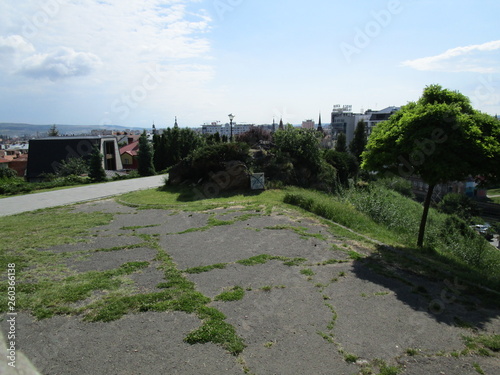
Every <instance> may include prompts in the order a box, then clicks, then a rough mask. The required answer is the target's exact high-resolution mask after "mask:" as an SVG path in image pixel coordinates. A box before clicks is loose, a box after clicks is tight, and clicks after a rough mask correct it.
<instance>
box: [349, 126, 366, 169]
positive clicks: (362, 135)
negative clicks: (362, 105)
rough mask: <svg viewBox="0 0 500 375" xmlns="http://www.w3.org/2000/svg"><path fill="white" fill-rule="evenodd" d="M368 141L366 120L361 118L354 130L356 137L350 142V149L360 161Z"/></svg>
mask: <svg viewBox="0 0 500 375" xmlns="http://www.w3.org/2000/svg"><path fill="white" fill-rule="evenodd" d="M366 142H367V139H366V122H365V120H361V121H360V122H358V125H356V129H355V130H354V138H353V139H352V141H351V143H350V144H349V150H350V151H351V154H353V155H354V157H355V158H356V160H357V161H358V162H361V154H362V153H363V151H364V150H365V147H366Z"/></svg>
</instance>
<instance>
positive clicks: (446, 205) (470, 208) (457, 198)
mask: <svg viewBox="0 0 500 375" xmlns="http://www.w3.org/2000/svg"><path fill="white" fill-rule="evenodd" d="M438 209H439V211H441V212H443V213H445V214H449V215H457V216H458V217H460V218H461V219H463V220H465V221H467V222H470V221H471V219H472V218H473V217H474V216H478V215H479V209H478V208H477V205H476V203H475V202H474V201H473V200H472V199H470V198H469V197H467V196H465V195H463V194H457V193H451V194H447V195H445V196H444V197H443V199H442V200H441V202H439V204H438Z"/></svg>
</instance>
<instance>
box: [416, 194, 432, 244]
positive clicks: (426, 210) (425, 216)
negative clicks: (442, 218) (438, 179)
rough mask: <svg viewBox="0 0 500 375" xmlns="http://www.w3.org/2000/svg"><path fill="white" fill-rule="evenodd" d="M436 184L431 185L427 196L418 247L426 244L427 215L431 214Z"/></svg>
mask: <svg viewBox="0 0 500 375" xmlns="http://www.w3.org/2000/svg"><path fill="white" fill-rule="evenodd" d="M435 186H436V185H429V189H428V190H427V196H426V197H425V202H424V212H423V213H422V221H421V222H420V230H419V232H418V241H417V246H418V247H422V246H423V245H424V234H425V225H426V224H427V215H428V214H429V207H430V205H431V198H432V193H433V192H434V187H435Z"/></svg>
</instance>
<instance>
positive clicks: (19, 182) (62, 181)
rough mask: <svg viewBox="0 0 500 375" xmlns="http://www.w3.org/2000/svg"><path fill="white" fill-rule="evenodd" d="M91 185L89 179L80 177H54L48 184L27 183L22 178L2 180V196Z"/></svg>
mask: <svg viewBox="0 0 500 375" xmlns="http://www.w3.org/2000/svg"><path fill="white" fill-rule="evenodd" d="M87 183H89V179H88V178H86V177H80V176H75V175H72V176H66V177H53V178H51V179H50V180H49V181H46V182H26V181H24V180H23V179H22V178H19V177H16V178H10V179H0V194H3V195H16V194H27V193H31V192H33V191H37V190H44V189H55V188H59V187H65V186H74V185H82V184H87Z"/></svg>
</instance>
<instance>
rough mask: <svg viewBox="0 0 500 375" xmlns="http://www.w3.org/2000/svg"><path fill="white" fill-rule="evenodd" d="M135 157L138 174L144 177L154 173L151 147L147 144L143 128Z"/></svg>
mask: <svg viewBox="0 0 500 375" xmlns="http://www.w3.org/2000/svg"><path fill="white" fill-rule="evenodd" d="M137 157H138V163H139V168H138V172H139V175H140V176H142V177H145V176H153V175H155V174H156V172H155V167H154V165H153V149H152V147H151V145H150V144H149V141H148V138H147V136H146V131H145V130H144V132H143V133H142V135H141V137H140V138H139V152H138V154H137Z"/></svg>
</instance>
